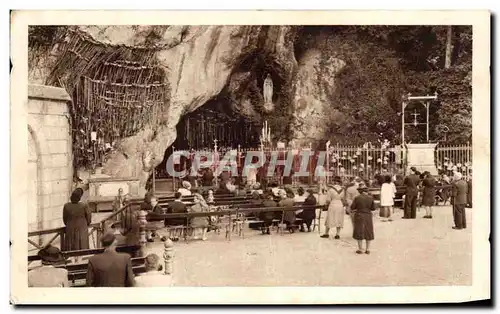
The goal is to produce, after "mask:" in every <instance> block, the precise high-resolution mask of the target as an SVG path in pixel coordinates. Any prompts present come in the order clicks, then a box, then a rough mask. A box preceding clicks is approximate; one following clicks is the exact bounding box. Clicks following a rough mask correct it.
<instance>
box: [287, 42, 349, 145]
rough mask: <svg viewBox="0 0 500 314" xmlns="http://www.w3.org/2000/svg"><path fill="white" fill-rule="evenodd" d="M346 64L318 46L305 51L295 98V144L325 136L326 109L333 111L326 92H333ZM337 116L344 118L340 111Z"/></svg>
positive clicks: (295, 82)
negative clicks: (324, 52) (326, 54)
mask: <svg viewBox="0 0 500 314" xmlns="http://www.w3.org/2000/svg"><path fill="white" fill-rule="evenodd" d="M322 60H323V61H322ZM345 64H346V63H345V62H344V61H343V60H341V59H338V58H335V57H331V56H325V55H324V54H322V52H321V51H320V50H317V49H311V50H308V51H306V52H305V53H304V55H303V56H302V58H301V60H299V65H298V73H297V76H296V79H295V81H294V84H295V95H294V98H293V111H294V114H293V117H294V125H293V127H292V130H293V139H294V142H295V143H296V144H299V145H302V146H308V145H309V143H314V142H316V141H320V140H322V139H324V138H325V135H326V134H325V129H324V126H325V125H326V121H325V112H326V111H328V110H332V109H330V108H331V106H330V103H329V102H330V101H329V100H328V97H327V94H326V93H327V92H329V93H332V92H334V90H335V75H336V74H337V73H338V72H339V71H340V70H342V68H343V67H344V66H345ZM335 116H336V115H335V114H334V115H333V117H335ZM328 117H329V118H330V119H331V117H332V114H331V113H330V114H329V115H328ZM338 117H339V118H340V117H341V115H340V113H339V116H338Z"/></svg>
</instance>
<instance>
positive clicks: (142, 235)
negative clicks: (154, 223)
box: [137, 210, 148, 255]
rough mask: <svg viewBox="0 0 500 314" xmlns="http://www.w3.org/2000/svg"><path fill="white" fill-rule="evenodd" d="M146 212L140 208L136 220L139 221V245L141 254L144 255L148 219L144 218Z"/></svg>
mask: <svg viewBox="0 0 500 314" xmlns="http://www.w3.org/2000/svg"><path fill="white" fill-rule="evenodd" d="M147 214H148V213H147V212H146V211H145V210H140V211H139V214H138V215H137V220H138V223H139V245H140V246H141V250H140V251H141V255H144V248H145V247H146V243H147V240H146V225H147V224H148V221H147V220H146V215H147Z"/></svg>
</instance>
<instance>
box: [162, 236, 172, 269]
mask: <svg viewBox="0 0 500 314" xmlns="http://www.w3.org/2000/svg"><path fill="white" fill-rule="evenodd" d="M163 259H164V261H165V275H171V274H172V271H173V263H174V242H172V240H170V238H168V239H167V241H165V244H164V250H163Z"/></svg>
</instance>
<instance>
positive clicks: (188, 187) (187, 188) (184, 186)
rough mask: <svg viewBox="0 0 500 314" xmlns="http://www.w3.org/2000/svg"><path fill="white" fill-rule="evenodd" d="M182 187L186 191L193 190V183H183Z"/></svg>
mask: <svg viewBox="0 0 500 314" xmlns="http://www.w3.org/2000/svg"><path fill="white" fill-rule="evenodd" d="M182 187H183V188H185V189H186V190H191V183H189V182H188V181H182Z"/></svg>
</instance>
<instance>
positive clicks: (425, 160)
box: [406, 143, 438, 175]
mask: <svg viewBox="0 0 500 314" xmlns="http://www.w3.org/2000/svg"><path fill="white" fill-rule="evenodd" d="M436 146H437V143H424V144H406V148H407V152H406V162H407V167H406V171H407V172H408V171H409V170H410V168H411V167H415V168H416V169H417V170H418V171H420V172H424V171H429V172H430V174H431V175H438V169H437V167H436V163H435V158H434V156H435V154H434V152H435V150H436Z"/></svg>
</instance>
